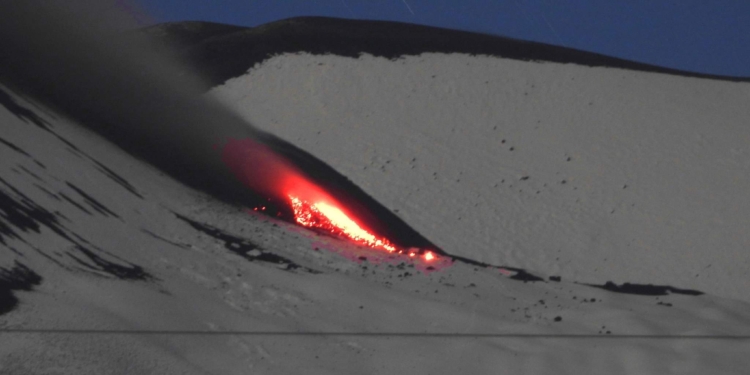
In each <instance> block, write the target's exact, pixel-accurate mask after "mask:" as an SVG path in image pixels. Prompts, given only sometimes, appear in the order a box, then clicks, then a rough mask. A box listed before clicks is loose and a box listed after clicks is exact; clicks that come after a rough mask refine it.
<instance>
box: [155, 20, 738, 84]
mask: <svg viewBox="0 0 750 375" xmlns="http://www.w3.org/2000/svg"><path fill="white" fill-rule="evenodd" d="M142 32H143V33H145V34H147V35H150V36H152V37H153V39H155V40H156V42H157V43H159V44H161V45H162V46H163V47H166V48H167V49H171V50H172V51H173V52H175V53H177V55H179V56H180V57H181V58H183V59H184V60H185V61H186V62H188V63H189V64H191V65H192V66H193V67H194V68H195V69H197V70H198V71H200V72H201V73H202V74H204V75H205V77H206V78H207V79H208V82H209V85H211V86H216V85H219V84H222V83H224V82H225V81H226V80H228V79H230V78H233V77H238V76H241V75H243V74H245V72H247V70H248V69H250V68H252V67H253V66H254V65H255V64H258V63H261V62H263V61H265V60H266V59H268V58H270V57H272V56H275V55H279V54H283V53H298V52H307V53H311V54H315V55H326V54H332V55H339V56H346V57H352V58H357V57H359V56H360V55H362V54H370V55H373V56H379V57H385V58H388V59H398V58H400V57H402V56H408V55H419V54H422V53H430V52H433V53H462V54H469V55H487V56H496V57H503V58H508V59H514V60H521V61H542V62H545V61H546V62H555V63H570V64H578V65H585V66H592V67H609V68H620V69H628V70H637V71H644V72H654V73H663V74H671V75H678V76H685V77H697V78H710V79H717V80H724V81H734V82H750V78H747V77H729V76H719V75H711V74H702V73H694V72H688V71H682V70H678V69H672V68H664V67H660V66H656V65H650V64H645V63H640V62H635V61H630V60H625V59H621V58H616V57H610V56H606V55H602V54H598V53H593V52H586V51H581V50H576V49H572V48H567V47H559V46H554V45H550V44H544V43H539V42H530V41H523V40H518V39H513V38H507V37H501V36H495V35H489V34H481V33H475V32H468V31H459V30H450V29H444V28H438V27H432V26H422V25H414V24H407V23H400V22H391V21H369V20H348V19H340V18H329V17H298V18H289V19H284V20H280V21H276V22H271V23H267V24H264V25H261V26H257V27H252V28H251V27H239V26H230V25H223V24H217V23H210V22H198V21H187V22H174V23H165V24H159V25H154V26H150V27H147V28H144V29H142ZM209 88H210V87H209Z"/></svg>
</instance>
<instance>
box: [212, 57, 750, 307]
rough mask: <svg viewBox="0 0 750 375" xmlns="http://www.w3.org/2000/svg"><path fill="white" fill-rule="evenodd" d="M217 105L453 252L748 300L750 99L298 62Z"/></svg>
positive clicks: (547, 73) (532, 74) (259, 75)
mask: <svg viewBox="0 0 750 375" xmlns="http://www.w3.org/2000/svg"><path fill="white" fill-rule="evenodd" d="M211 94H212V95H215V96H217V97H219V98H221V99H223V100H224V101H225V102H226V103H228V104H229V105H231V106H232V107H233V108H235V109H236V110H237V111H239V112H241V113H242V114H244V116H245V117H246V118H248V119H250V120H251V121H252V122H253V123H254V124H256V125H257V126H258V127H260V128H262V129H264V130H267V131H269V132H272V133H274V134H276V135H279V136H280V137H282V138H284V139H287V140H289V141H291V142H292V143H295V144H297V145H298V146H300V147H302V148H303V149H305V150H307V151H309V152H311V153H312V154H313V155H315V156H317V157H318V158H320V159H322V160H323V161H325V162H327V163H329V164H330V165H331V166H333V167H334V168H336V169H337V170H338V171H340V172H342V173H343V174H344V175H345V176H348V177H349V178H351V179H352V180H353V181H354V182H355V183H356V184H357V185H359V186H360V187H362V188H363V189H364V190H365V191H367V192H368V193H370V194H371V195H372V196H373V197H374V198H375V199H377V200H378V201H380V202H381V203H383V204H384V205H385V206H387V207H389V208H391V209H393V211H394V212H396V213H397V214H398V215H399V216H400V217H402V218H403V219H404V220H405V221H406V222H408V223H409V224H410V225H411V226H412V227H413V228H415V229H416V230H417V231H418V232H420V233H422V234H423V235H425V236H426V237H427V238H429V239H430V240H431V241H433V242H435V243H436V244H437V245H438V246H440V247H441V248H443V249H444V250H446V251H448V252H449V253H453V254H458V255H463V256H467V257H471V258H474V259H477V260H480V261H485V262H488V263H493V264H507V265H515V266H519V267H523V268H526V269H530V270H534V271H538V272H541V273H546V274H560V275H562V276H563V277H564V278H566V279H574V280H578V281H581V282H596V283H603V282H605V281H608V280H612V281H615V282H618V283H621V282H639V283H657V284H670V285H676V286H680V287H686V288H692V289H699V290H703V291H706V292H709V293H712V294H718V295H722V296H726V297H731V298H738V299H743V300H748V298H750V296H749V295H748V294H747V291H748V290H750V277H748V269H750V267H749V266H750V253H748V252H747V251H746V250H747V249H748V248H749V247H750V234H749V233H748V232H747V231H746V228H748V227H749V226H750V196H748V195H747V194H746V192H747V191H749V190H750V173H748V169H749V168H750V163H749V162H748V152H750V151H748V146H747V145H748V144H750V128H748V127H747V126H746V119H747V118H750V107H748V106H747V105H746V103H747V100H748V99H749V98H750V84H748V83H732V82H722V81H714V80H709V79H698V78H689V77H680V76H672V75H663V74H656V73H647V72H637V71H629V70H622V69H614V68H603V67H599V68H591V67H585V66H578V65H573V64H558V63H538V62H522V61H516V60H509V59H503V58H494V57H487V56H468V55H462V54H431V53H425V54H421V55H419V56H405V57H403V58H400V59H396V60H388V59H385V58H379V57H372V56H368V55H363V56H361V57H359V58H357V59H354V58H349V57H339V56H334V55H328V56H319V55H309V54H305V53H297V54H285V55H279V56H276V57H273V58H271V59H269V60H267V61H265V62H263V63H262V64H258V65H256V66H255V67H254V68H252V69H251V70H250V71H249V72H248V73H247V74H246V75H244V76H241V77H238V78H235V79H231V80H229V81H228V82H226V84H224V85H222V86H218V87H216V88H215V89H214V90H212V92H211Z"/></svg>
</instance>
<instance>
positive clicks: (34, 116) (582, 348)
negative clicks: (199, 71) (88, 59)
mask: <svg viewBox="0 0 750 375" xmlns="http://www.w3.org/2000/svg"><path fill="white" fill-rule="evenodd" d="M3 90H4V91H3V93H6V94H7V97H8V100H5V101H4V102H3V106H2V107H0V123H2V126H3V127H2V129H3V131H2V141H0V143H1V144H0V156H1V157H0V177H2V184H1V185H0V194H2V197H3V199H2V200H0V213H1V215H0V225H1V226H2V228H3V231H2V243H1V244H0V250H2V251H0V268H2V270H3V271H2V272H0V297H3V298H7V296H8V295H10V296H12V298H14V299H15V300H16V302H15V303H14V305H13V306H11V308H12V310H10V311H6V310H3V311H2V312H1V313H2V315H0V338H1V339H0V372H3V373H6V372H7V373H53V372H55V371H61V370H62V371H64V372H70V371H73V369H75V372H76V373H79V374H102V373H116V372H122V371H127V372H136V373H147V372H158V373H160V374H245V373H247V371H250V370H252V371H259V372H269V373H280V372H281V373H291V372H297V371H298V370H299V369H301V368H304V369H306V371H307V373H310V374H331V373H334V374H338V373H341V374H351V373H361V372H366V373H374V372H378V371H384V372H389V373H394V372H395V373H404V372H409V373H431V374H454V373H457V372H469V373H484V372H491V371H494V370H496V369H498V368H503V369H507V370H509V371H518V372H527V371H534V372H539V371H542V372H545V371H556V372H558V373H562V374H578V373H580V372H581V371H591V370H593V371H599V372H601V371H608V372H609V373H613V374H618V373H622V374H626V373H632V372H633V371H641V372H642V371H660V372H668V371H673V370H674V371H677V370H680V369H691V370H696V371H704V372H705V371H709V370H713V371H723V372H725V373H730V372H735V371H736V369H737V368H738V367H742V366H745V364H743V361H742V360H741V358H738V357H739V355H740V353H743V352H746V351H747V349H748V348H747V343H746V342H745V341H742V340H731V339H730V340H727V339H722V337H724V336H727V335H730V336H735V335H749V334H750V332H748V331H747V330H746V329H744V328H743V327H748V326H750V322H749V321H748V317H747V315H746V314H744V312H745V311H747V310H748V306H747V303H742V302H738V301H731V300H726V299H721V298H717V297H713V296H709V295H700V296H691V295H682V294H679V293H676V294H675V293H669V292H668V291H666V290H664V291H658V290H656V294H655V295H629V294H623V293H612V292H609V291H605V290H602V289H599V288H592V287H589V286H583V285H578V284H575V283H572V282H570V281H568V280H565V279H563V280H562V281H560V279H559V278H554V279H551V280H550V281H547V282H535V283H527V282H523V281H519V280H514V279H512V278H510V277H508V276H513V275H512V272H506V271H501V270H498V269H494V268H485V267H481V266H472V265H469V264H465V263H456V264H454V265H453V266H451V267H449V268H447V269H444V270H442V271H438V272H431V273H424V272H422V271H420V266H419V264H417V263H415V262H413V261H412V260H410V259H408V258H407V257H395V256H394V257H393V258H391V259H389V258H386V259H382V260H381V261H378V260H377V259H378V257H381V255H382V252H379V251H374V250H372V249H368V248H361V247H357V246H353V245H352V244H349V243H347V242H345V241H340V240H336V239H332V238H329V237H326V236H320V235H316V234H314V233H311V232H308V231H306V230H303V229H300V228H299V227H296V226H292V225H289V224H287V223H284V222H279V221H275V220H272V219H269V218H267V217H262V216H255V215H252V214H248V213H247V210H246V209H242V208H238V207H230V206H227V205H225V204H222V203H220V202H219V201H218V200H216V199H214V198H213V197H210V196H206V195H205V194H201V193H197V192H195V191H193V190H191V189H189V188H187V187H185V186H184V185H182V184H181V183H179V182H177V181H175V180H173V179H171V178H168V177H166V176H165V175H164V174H163V173H161V172H160V171H159V170H157V169H155V168H153V167H152V166H149V165H147V164H145V163H144V162H142V161H140V160H138V159H135V158H133V157H132V156H130V155H128V154H127V153H125V152H123V151H122V150H120V149H118V148H116V147H115V146H114V145H113V144H111V143H110V142H108V141H106V140H104V139H102V138H100V137H99V136H96V135H93V134H91V133H90V132H88V131H87V130H85V129H84V128H83V127H81V126H79V125H77V124H75V123H74V122H71V121H69V120H67V119H65V118H64V117H63V116H60V115H59V114H54V113H52V112H48V111H46V110H44V109H42V108H39V107H37V106H35V105H34V104H33V103H32V102H29V101H27V100H24V99H23V98H21V97H19V96H17V95H13V94H10V91H6V89H5V88H3ZM445 199H449V198H448V197H446V198H445ZM422 269H424V268H422ZM553 280H557V281H553ZM6 292H8V293H10V294H6ZM684 336H698V337H697V338H692V339H691V338H685V337H684ZM653 337H658V338H657V339H654V338H653ZM675 342H679V343H680V345H679V346H678V347H677V349H675V345H674V343H675ZM571 343H574V345H571ZM540 354H543V356H541V357H540ZM437 359H439V360H437Z"/></svg>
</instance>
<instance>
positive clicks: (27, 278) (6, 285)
mask: <svg viewBox="0 0 750 375" xmlns="http://www.w3.org/2000/svg"><path fill="white" fill-rule="evenodd" d="M41 283H42V277H41V276H39V274H37V273H36V272H34V271H33V270H32V269H30V268H29V267H26V266H25V265H24V264H23V263H20V262H18V261H16V262H15V264H14V265H13V268H11V269H7V268H4V267H0V315H3V314H6V313H8V312H10V311H12V310H13V309H15V308H16V307H17V306H18V298H17V297H16V296H15V295H14V293H13V291H17V290H23V291H27V292H28V291H32V290H33V289H34V286H36V285H39V284H41Z"/></svg>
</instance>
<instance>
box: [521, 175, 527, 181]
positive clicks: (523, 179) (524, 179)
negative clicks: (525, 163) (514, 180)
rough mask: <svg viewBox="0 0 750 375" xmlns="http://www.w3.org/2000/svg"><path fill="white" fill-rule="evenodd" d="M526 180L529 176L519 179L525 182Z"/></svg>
mask: <svg viewBox="0 0 750 375" xmlns="http://www.w3.org/2000/svg"><path fill="white" fill-rule="evenodd" d="M528 179H529V176H523V177H521V181H526V180H528Z"/></svg>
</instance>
